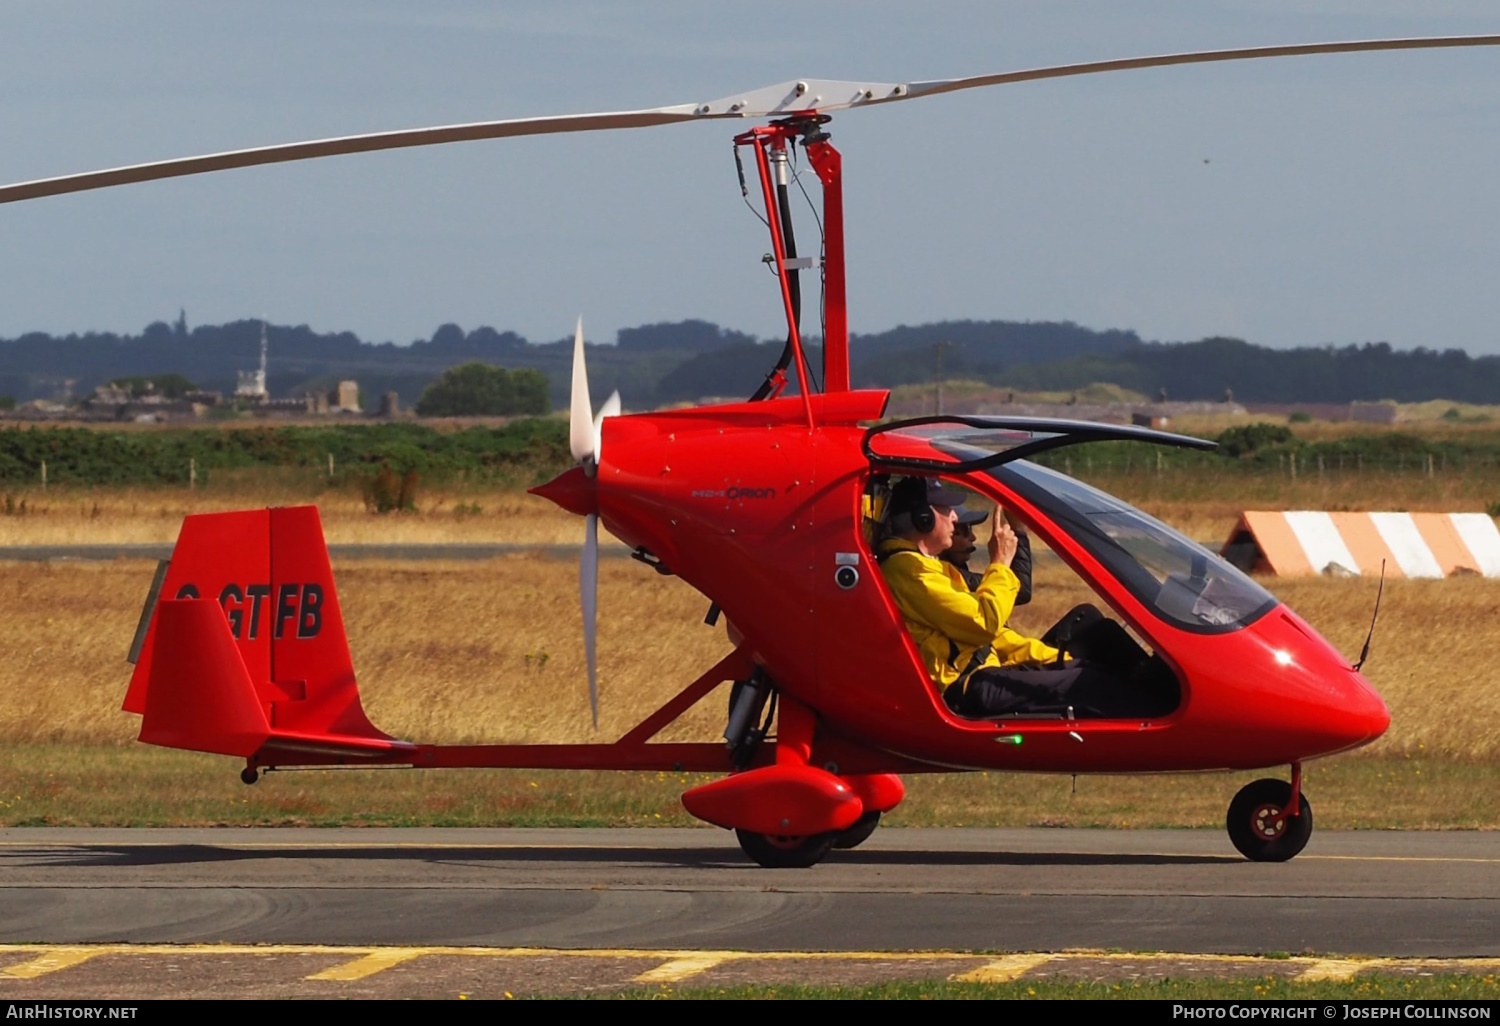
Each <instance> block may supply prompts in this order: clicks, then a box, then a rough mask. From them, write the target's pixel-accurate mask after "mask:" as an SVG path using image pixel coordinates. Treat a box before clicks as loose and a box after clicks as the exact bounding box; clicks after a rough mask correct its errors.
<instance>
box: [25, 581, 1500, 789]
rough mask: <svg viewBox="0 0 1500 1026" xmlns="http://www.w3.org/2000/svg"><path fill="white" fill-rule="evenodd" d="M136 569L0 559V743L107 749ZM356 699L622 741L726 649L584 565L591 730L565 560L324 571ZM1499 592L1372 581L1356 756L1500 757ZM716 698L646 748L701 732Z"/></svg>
mask: <svg viewBox="0 0 1500 1026" xmlns="http://www.w3.org/2000/svg"><path fill="white" fill-rule="evenodd" d="M152 569H153V566H152V564H150V563H148V562H145V561H127V560H122V561H117V562H111V563H11V564H7V565H6V566H5V573H4V575H3V578H0V617H3V622H4V624H5V628H4V630H3V631H0V742H4V743H36V742H63V743H72V744H120V743H124V742H126V741H128V740H130V739H131V738H132V737H133V736H134V731H135V729H136V727H137V722H136V720H135V718H134V717H132V716H128V715H126V714H124V713H121V712H120V711H119V702H120V699H121V697H122V695H123V692H124V686H125V682H126V680H127V679H128V676H129V667H128V666H127V665H126V664H125V662H124V655H125V652H126V649H127V648H128V647H129V644H130V638H131V635H132V633H133V631H134V628H135V623H136V618H137V615H138V613H139V609H140V603H141V600H142V598H143V596H144V594H145V591H146V588H147V586H148V584H149V583H150V579H151V572H152ZM335 572H336V574H337V577H338V581H339V596H340V601H341V603H342V605H343V608H344V611H345V617H346V619H347V627H348V632H349V639H350V647H351V649H352V652H353V656H354V665H355V669H356V671H357V672H358V674H359V680H360V690H361V693H362V694H363V696H364V701H365V706H366V709H367V710H368V712H369V713H370V716H371V718H372V719H373V720H374V721H375V722H376V723H377V724H379V725H380V726H381V727H382V728H384V729H386V730H388V731H390V732H392V733H394V734H396V735H398V736H401V737H406V738H414V739H418V740H422V741H432V742H442V743H464V742H486V741H493V742H501V741H504V742H543V741H583V740H597V739H598V738H599V737H602V738H604V739H609V738H613V737H616V736H619V735H620V734H623V733H624V732H625V731H626V730H628V729H629V728H630V727H631V726H633V725H634V724H635V723H636V722H637V721H638V720H639V719H640V718H641V717H643V716H644V715H645V714H646V713H648V712H650V711H651V710H652V709H654V708H656V707H657V706H658V705H659V704H660V703H662V702H663V701H665V700H666V699H667V698H669V697H671V695H672V694H673V693H675V691H676V690H677V689H678V688H680V687H681V686H682V685H683V684H685V683H686V682H688V681H689V680H691V679H693V678H694V677H695V676H697V674H698V673H700V672H702V670H703V669H705V668H706V667H708V666H709V665H711V664H712V663H713V662H714V661H715V660H716V659H718V658H719V657H720V656H721V655H722V654H724V653H725V652H726V651H728V647H729V646H728V641H727V640H726V639H725V636H724V630H723V627H722V625H721V626H720V627H718V628H710V627H706V626H704V624H703V622H702V620H703V611H704V609H705V600H704V599H703V597H702V596H701V595H699V594H698V593H697V592H695V591H693V590H692V589H691V588H689V587H688V586H686V585H685V584H683V583H682V582H680V581H678V580H677V579H675V578H667V577H661V576H659V575H657V574H654V573H652V572H650V571H649V570H647V569H646V568H644V567H641V566H639V565H637V564H636V563H634V562H631V561H628V560H604V561H603V562H602V563H601V565H600V582H599V589H600V597H599V605H600V619H599V689H600V702H601V710H600V730H599V735H597V736H596V735H595V734H594V732H593V730H592V728H591V727H590V725H589V717H588V700H587V695H586V691H585V686H584V680H585V675H584V665H583V652H582V643H581V640H580V638H581V634H582V628H581V621H580V614H579V611H578V596H577V583H576V582H577V577H576V573H575V569H574V566H573V565H572V564H571V563H570V562H567V561H564V560H559V559H552V558H548V557H545V556H531V555H516V556H507V557H503V558H499V559H494V560H487V561H482V562H465V563H459V562H432V563H427V562H418V563H412V562H375V561H369V560H358V561H351V562H347V563H343V564H341V565H338V566H336V567H335ZM1274 587H1275V589H1276V591H1277V592H1278V594H1279V595H1280V596H1281V597H1282V598H1284V599H1285V600H1286V601H1287V602H1288V603H1289V604H1290V605H1291V606H1292V608H1294V609H1296V610H1297V611H1298V612H1300V613H1301V614H1302V615H1303V616H1305V617H1306V618H1307V619H1308V620H1309V621H1310V622H1311V623H1312V624H1313V625H1314V626H1315V627H1317V628H1318V629H1319V630H1320V631H1322V632H1323V633H1324V634H1325V636H1327V637H1328V638H1329V640H1330V641H1332V642H1333V643H1334V644H1335V645H1337V646H1338V647H1339V648H1340V649H1341V650H1342V651H1344V652H1345V653H1347V654H1349V655H1350V656H1351V658H1352V657H1353V656H1354V655H1356V654H1357V653H1358V651H1359V647H1360V645H1361V644H1362V643H1363V641H1364V636H1365V631H1366V630H1367V628H1368V626H1369V615H1370V609H1371V606H1372V604H1373V602H1374V598H1375V586H1374V582H1371V581H1368V580H1360V579H1344V580H1336V579H1330V580H1324V579H1312V580H1302V581H1287V582H1280V583H1276V584H1275V585H1274ZM1091 595H1092V593H1091V592H1089V591H1088V590H1087V588H1086V587H1085V586H1084V585H1083V584H1082V583H1081V582H1079V581H1078V580H1076V579H1075V578H1073V577H1072V574H1071V573H1070V572H1069V571H1067V570H1066V569H1065V568H1063V567H1062V566H1061V565H1060V564H1057V563H1053V562H1049V563H1047V564H1045V565H1044V566H1043V568H1042V569H1041V570H1039V572H1038V581H1037V587H1036V597H1035V600H1034V601H1033V603H1032V605H1030V606H1027V607H1024V608H1023V609H1021V610H1019V611H1018V615H1017V617H1016V620H1015V622H1016V624H1017V626H1018V627H1019V628H1020V629H1022V630H1032V631H1037V632H1040V630H1042V629H1045V627H1046V626H1047V625H1048V624H1049V623H1050V622H1051V621H1052V619H1054V618H1055V617H1056V616H1058V615H1060V614H1061V613H1062V612H1063V611H1065V610H1066V609H1068V608H1069V607H1071V606H1072V605H1074V604H1075V603H1077V602H1080V601H1086V600H1089V599H1090V597H1091ZM1497 619H1500V583H1497V582H1493V581H1488V580H1485V579H1483V578H1462V579H1454V580H1447V581H1390V582H1387V584H1386V591H1385V599H1384V602H1383V604H1382V607H1381V613H1380V623H1379V625H1378V628H1377V630H1376V635H1375V644H1374V647H1373V652H1372V655H1371V658H1370V661H1369V663H1368V665H1367V666H1366V668H1365V669H1366V673H1367V675H1368V676H1369V677H1370V679H1371V681H1372V682H1373V683H1374V684H1375V685H1376V687H1378V688H1379V689H1380V692H1381V694H1382V695H1383V696H1384V697H1385V699H1386V701H1387V703H1388V704H1389V706H1390V708H1391V713H1392V719H1393V722H1392V726H1391V730H1390V732H1389V733H1388V734H1387V735H1386V737H1385V738H1383V739H1382V740H1381V741H1379V742H1377V743H1376V744H1375V745H1373V746H1371V747H1370V748H1369V749H1367V750H1366V751H1367V752H1368V753H1369V754H1377V755H1378V754H1387V755H1389V754H1401V755H1405V754H1408V753H1428V754H1433V755H1444V756H1452V757H1459V758H1464V759H1478V760H1494V759H1500V688H1497V687H1495V684H1494V624H1495V623H1496V622H1497ZM722 713H723V710H722V708H721V707H720V702H719V701H718V700H717V699H710V700H709V701H706V702H705V703H702V705H701V707H700V708H699V709H697V710H695V711H694V712H693V714H691V715H689V716H688V717H686V718H685V719H684V720H683V721H679V723H678V724H676V725H674V727H673V728H671V730H670V731H669V733H668V734H667V735H664V738H663V739H673V740H689V739H709V738H712V737H714V736H716V735H717V733H718V731H719V730H720V729H722V727H723V724H722V722H721V718H722Z"/></svg>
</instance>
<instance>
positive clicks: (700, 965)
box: [634, 951, 737, 983]
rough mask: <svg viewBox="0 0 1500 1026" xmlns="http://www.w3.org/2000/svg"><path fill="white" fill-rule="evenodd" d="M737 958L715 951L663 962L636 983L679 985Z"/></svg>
mask: <svg viewBox="0 0 1500 1026" xmlns="http://www.w3.org/2000/svg"><path fill="white" fill-rule="evenodd" d="M733 957H737V956H733V955H729V954H728V953H726V952H722V951H715V952H711V953H705V954H702V955H690V956H688V957H687V958H674V959H672V960H671V961H670V962H663V963H662V964H661V965H659V966H657V967H656V968H655V969H647V970H646V971H645V972H643V973H641V974H640V975H639V976H637V977H636V978H635V980H634V982H635V983H679V982H681V981H683V980H686V979H688V978H689V977H693V976H697V975H698V974H699V973H706V972H708V970H710V969H712V968H713V967H714V966H716V965H721V964H723V963H724V962H727V961H729V960H730V958H733Z"/></svg>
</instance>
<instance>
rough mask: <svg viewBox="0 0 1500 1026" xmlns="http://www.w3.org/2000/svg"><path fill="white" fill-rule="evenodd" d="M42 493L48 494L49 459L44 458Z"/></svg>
mask: <svg viewBox="0 0 1500 1026" xmlns="http://www.w3.org/2000/svg"><path fill="white" fill-rule="evenodd" d="M42 494H43V495H46V494H47V461H46V460H42Z"/></svg>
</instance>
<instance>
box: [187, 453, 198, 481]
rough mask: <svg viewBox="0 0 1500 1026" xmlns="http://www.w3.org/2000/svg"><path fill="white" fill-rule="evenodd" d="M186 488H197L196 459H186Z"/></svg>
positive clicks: (191, 457)
mask: <svg viewBox="0 0 1500 1026" xmlns="http://www.w3.org/2000/svg"><path fill="white" fill-rule="evenodd" d="M188 487H189V488H197V487H198V460H197V458H196V457H193V456H189V457H188Z"/></svg>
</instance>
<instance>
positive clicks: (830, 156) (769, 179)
mask: <svg viewBox="0 0 1500 1026" xmlns="http://www.w3.org/2000/svg"><path fill="white" fill-rule="evenodd" d="M828 121H829V117H828V115H826V114H822V115H820V114H818V113H817V112H816V111H809V112H807V113H805V114H798V115H796V116H793V117H789V118H781V119H778V120H776V121H773V122H771V123H770V124H769V125H762V126H757V127H756V128H752V129H751V130H750V131H748V132H744V133H741V134H740V135H737V136H735V139H734V144H735V151H736V160H738V151H739V147H741V146H749V147H751V148H752V149H753V150H754V152H755V167H756V171H757V172H758V174H759V177H760V184H761V194H762V199H763V201H764V203H765V210H766V218H765V220H766V227H767V229H768V230H769V232H770V236H771V254H770V260H771V265H772V270H773V272H774V273H775V274H776V279H777V283H778V285H779V286H780V288H781V298H782V307H783V310H784V311H785V314H786V320H787V344H786V348H785V350H784V351H783V353H782V356H781V359H780V360H779V361H778V362H777V365H776V367H775V368H773V369H772V371H771V373H770V374H769V375H767V377H766V382H765V384H764V385H762V386H761V389H760V390H759V391H758V392H757V393H756V394H755V396H754V397H753V398H755V399H764V398H772V397H775V396H776V395H779V394H780V393H781V391H782V390H783V389H784V388H785V387H786V383H787V378H786V368H787V367H788V366H789V365H791V364H792V363H793V361H795V363H796V371H797V378H798V381H799V383H800V385H801V392H802V396H803V402H804V405H805V407H806V410H807V417H808V425H809V426H812V424H813V414H812V407H811V401H810V398H809V396H810V393H811V391H812V385H813V382H812V379H811V377H810V375H809V374H808V369H809V367H808V360H807V353H806V350H805V348H804V346H803V343H802V329H801V313H802V290H801V283H800V274H801V272H802V270H804V269H810V268H812V267H817V266H819V265H821V267H820V269H821V271H822V284H823V304H822V307H823V323H822V325H821V327H822V329H823V374H822V380H823V387H822V391H823V392H825V393H831V392H847V391H848V390H849V318H848V313H847V309H846V290H845V283H844V267H845V262H844V197H843V158H842V156H841V155H840V154H839V152H838V150H836V149H835V148H834V147H833V144H832V143H831V142H829V137H828V133H827V132H825V131H823V126H824V125H825V124H827V123H828ZM799 140H800V142H801V144H802V149H803V152H805V153H806V154H807V156H808V159H809V161H810V162H811V164H812V167H813V170H814V172H815V173H816V174H817V176H818V181H819V182H820V183H821V184H822V186H823V225H822V228H823V246H822V253H821V255H820V257H818V258H809V257H799V256H798V255H797V249H796V240H795V236H794V235H793V233H792V224H791V207H790V204H789V203H788V201H787V186H788V176H787V164H788V160H789V151H790V148H791V147H794V146H796V145H797V143H798V141H799ZM741 188H742V189H744V190H745V191H746V192H747V194H748V190H747V189H745V186H744V179H743V175H742V176H741Z"/></svg>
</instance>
